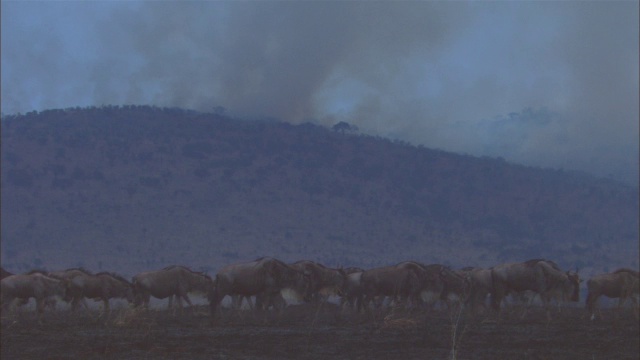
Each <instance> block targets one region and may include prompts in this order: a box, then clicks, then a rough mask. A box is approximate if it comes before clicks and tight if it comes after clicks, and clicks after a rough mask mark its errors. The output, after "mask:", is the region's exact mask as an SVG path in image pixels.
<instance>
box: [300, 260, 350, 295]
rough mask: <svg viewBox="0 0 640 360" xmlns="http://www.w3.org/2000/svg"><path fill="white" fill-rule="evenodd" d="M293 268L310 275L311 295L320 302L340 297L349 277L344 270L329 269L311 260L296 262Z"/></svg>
mask: <svg viewBox="0 0 640 360" xmlns="http://www.w3.org/2000/svg"><path fill="white" fill-rule="evenodd" d="M291 267H293V268H294V269H296V270H298V271H300V272H302V273H305V274H308V275H309V284H310V288H309V293H310V294H311V295H312V296H313V297H314V298H315V300H320V301H326V300H327V299H328V298H329V296H332V295H339V293H340V291H341V289H342V287H343V286H344V282H345V279H346V276H347V274H346V273H345V272H344V271H343V270H342V269H333V268H328V267H326V266H324V265H322V264H319V263H317V262H313V261H310V260H300V261H296V262H295V263H293V264H291Z"/></svg>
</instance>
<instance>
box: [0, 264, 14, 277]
mask: <svg viewBox="0 0 640 360" xmlns="http://www.w3.org/2000/svg"><path fill="white" fill-rule="evenodd" d="M11 275H15V274H14V273H11V272H8V271H7V270H5V269H4V268H3V267H0V280H2V279H4V278H6V277H7V276H11Z"/></svg>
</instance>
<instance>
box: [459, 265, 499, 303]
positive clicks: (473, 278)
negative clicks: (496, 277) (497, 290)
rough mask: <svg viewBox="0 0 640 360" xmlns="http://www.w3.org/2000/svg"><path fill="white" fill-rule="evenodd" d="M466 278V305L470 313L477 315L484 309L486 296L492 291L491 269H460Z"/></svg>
mask: <svg viewBox="0 0 640 360" xmlns="http://www.w3.org/2000/svg"><path fill="white" fill-rule="evenodd" d="M462 272H463V273H464V274H465V276H466V278H467V279H469V284H470V288H469V297H468V298H467V305H468V306H470V307H471V311H472V312H474V313H477V312H479V311H480V309H482V310H484V309H485V307H486V299H487V296H488V295H489V294H490V293H491V291H492V290H493V280H492V279H491V269H490V268H489V269H483V268H476V267H466V268H463V269H462Z"/></svg>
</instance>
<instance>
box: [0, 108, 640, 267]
mask: <svg viewBox="0 0 640 360" xmlns="http://www.w3.org/2000/svg"><path fill="white" fill-rule="evenodd" d="M263 255H270V256H275V257H278V258H282V259H283V260H291V261H293V260H298V259H302V258H308V259H314V260H317V261H321V262H323V263H326V264H328V265H344V266H348V265H358V266H364V267H370V266H377V265H383V264H389V263H393V262H396V261H401V260H408V259H415V260H419V261H422V262H425V263H432V262H439V263H446V264H451V265H454V266H465V265H480V266H491V265H494V264H496V263H501V262H509V261H520V260H523V259H527V258H532V257H546V258H551V259H554V260H557V261H558V262H559V263H560V264H561V265H563V266H565V267H574V266H578V267H581V268H583V269H585V270H586V271H595V272H598V271H604V270H609V269H611V270H612V269H613V268H617V267H619V266H631V267H636V268H637V267H638V189H637V188H630V187H628V186H624V185H621V184H618V183H615V182H611V181H606V180H600V179H595V178H592V177H589V176H587V175H581V174H575V173H565V172H562V171H557V170H543V169H535V168H530V167H524V166H519V165H513V164H508V163H506V162H504V161H501V160H497V159H488V158H475V157H471V156H464V155H457V154H452V153H447V152H443V151H438V150H432V149H427V148H423V147H415V146H411V145H409V144H406V143H402V142H397V141H395V142H394V141H390V140H388V139H383V138H374V137H370V136H366V135H355V134H349V133H342V132H339V131H332V130H331V129H327V128H323V127H320V126H315V125H311V124H302V125H298V126H293V125H289V124H286V123H278V122H273V121H271V122H249V121H240V120H234V119H229V118H225V117H223V116H220V115H214V114H201V113H195V112H190V111H184V110H179V109H159V108H151V107H145V106H125V107H112V106H109V107H102V108H89V109H79V108H77V109H66V110H49V111H44V112H41V113H35V112H34V113H29V114H26V115H18V116H4V117H3V119H2V264H3V267H5V268H8V269H10V270H13V271H23V270H27V269H30V268H33V267H47V268H51V269H58V268H65V267H70V266H85V267H88V268H89V269H93V270H100V269H105V270H117V271H121V272H124V273H126V274H133V273H135V272H138V271H143V270H148V269H155V268H159V267H163V266H165V265H168V264H174V263H178V264H185V265H190V266H192V267H194V268H196V269H203V270H209V271H215V270H216V269H217V268H219V267H220V266H222V265H224V264H228V263H232V262H236V261H243V260H250V259H252V258H254V257H257V256H263Z"/></svg>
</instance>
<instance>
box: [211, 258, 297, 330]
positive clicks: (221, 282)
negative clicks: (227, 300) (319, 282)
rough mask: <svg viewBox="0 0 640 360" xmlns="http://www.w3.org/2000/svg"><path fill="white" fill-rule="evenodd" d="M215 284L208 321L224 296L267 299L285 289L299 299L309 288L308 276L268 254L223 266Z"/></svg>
mask: <svg viewBox="0 0 640 360" xmlns="http://www.w3.org/2000/svg"><path fill="white" fill-rule="evenodd" d="M215 283H216V286H215V287H214V290H213V291H212V292H211V294H210V296H209V304H210V308H211V319H212V320H213V319H214V318H215V313H216V309H217V306H218V304H219V303H220V302H221V301H222V299H223V298H224V297H225V296H227V295H230V296H233V295H240V296H244V297H249V296H263V297H264V298H265V299H269V298H271V297H273V296H276V294H277V293H279V292H281V291H282V290H283V289H286V288H288V289H291V290H293V292H294V293H295V294H296V296H297V297H299V298H303V297H305V296H308V290H309V276H308V275H306V274H304V273H303V272H301V271H298V270H296V269H294V268H293V267H291V266H290V265H287V264H285V263H284V262H282V261H280V260H278V259H274V258H270V257H263V258H259V259H257V260H254V261H251V262H246V263H239V264H232V265H228V266H225V267H224V268H222V269H221V270H220V271H219V272H218V273H217V275H216V281H215Z"/></svg>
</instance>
